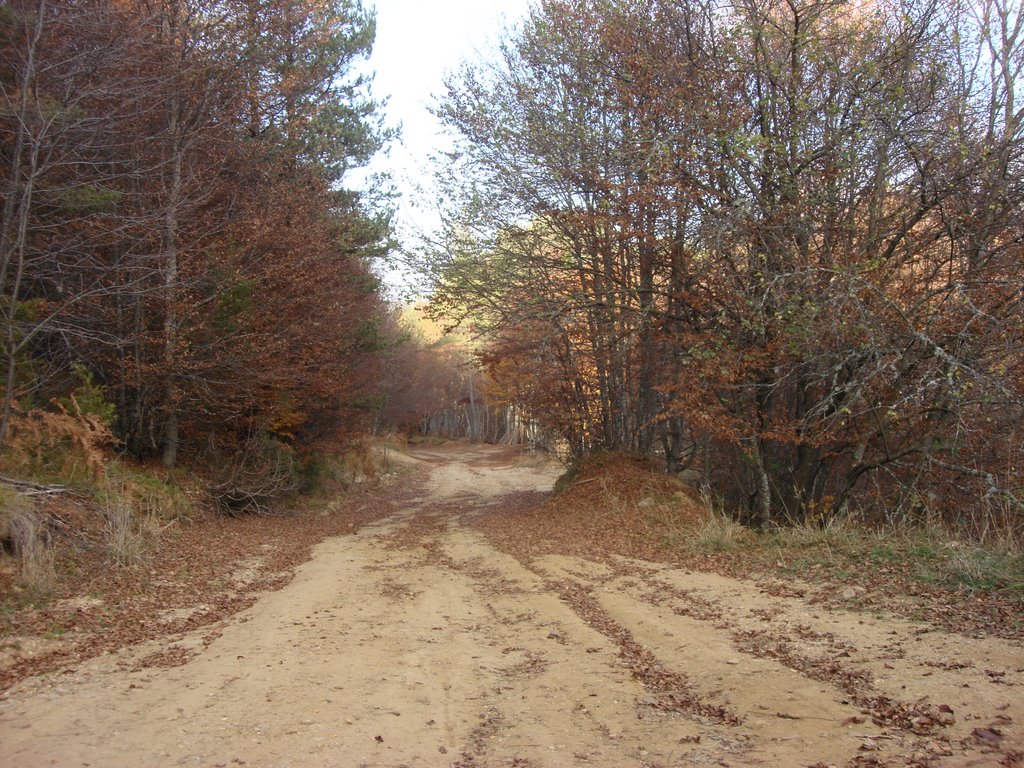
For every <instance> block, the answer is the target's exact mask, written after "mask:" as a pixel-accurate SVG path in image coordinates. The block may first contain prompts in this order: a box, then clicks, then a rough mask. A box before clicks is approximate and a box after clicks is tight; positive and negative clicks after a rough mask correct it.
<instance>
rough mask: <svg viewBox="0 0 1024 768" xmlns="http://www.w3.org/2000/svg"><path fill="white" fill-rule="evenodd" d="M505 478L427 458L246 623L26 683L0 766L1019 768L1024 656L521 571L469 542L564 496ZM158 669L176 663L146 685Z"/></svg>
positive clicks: (497, 457) (497, 461)
mask: <svg viewBox="0 0 1024 768" xmlns="http://www.w3.org/2000/svg"><path fill="white" fill-rule="evenodd" d="M506 455H507V454H505V453H503V452H502V451H500V450H499V449H488V448H472V449H471V448H468V447H439V448H432V449H421V450H420V451H419V452H418V453H417V454H416V459H417V460H418V461H421V462H426V463H427V465H429V466H430V467H431V475H430V480H429V482H428V485H427V493H426V495H425V496H424V497H423V498H422V499H420V500H419V501H418V502H417V503H415V504H413V505H411V506H410V507H409V508H408V509H407V510H405V511H404V512H403V513H401V514H399V515H396V516H393V517H391V518H388V519H386V520H384V521H382V522H380V523H377V524H374V525H371V526H368V527H365V528H363V529H362V530H360V531H359V532H358V533H356V534H353V535H350V536H345V537H339V538H336V539H331V540H328V541H326V542H324V543H323V544H321V545H320V546H319V547H318V548H317V550H316V552H315V556H314V557H313V559H312V560H311V561H310V562H309V563H307V564H306V565H305V566H303V567H302V568H301V569H299V571H298V573H297V575H296V577H295V578H294V580H293V581H292V582H291V583H290V584H289V585H288V586H287V587H285V588H284V589H282V590H280V591H277V592H273V593H269V594H266V595H265V596H263V597H262V598H261V599H260V600H259V601H258V602H257V603H256V604H255V605H254V606H253V607H252V608H250V609H249V610H247V611H245V612H243V613H241V614H238V615H236V616H234V617H232V618H231V619H229V620H227V621H225V622H223V623H222V624H221V625H219V626H216V627H214V628H212V629H211V628H207V630H205V631H203V632H198V633H195V634H194V635H189V636H186V637H184V638H176V639H174V640H173V644H172V646H171V647H170V648H166V647H164V648H161V646H160V644H159V643H155V644H154V643H150V644H146V646H145V647H137V648H133V649H127V650H125V651H122V652H120V653H117V654H113V655H109V656H106V657H103V658H100V659H95V660H93V661H91V662H88V663H86V664H83V665H81V666H80V667H79V668H78V669H76V670H74V671H71V672H69V673H65V674H57V675H49V676H46V677H42V678H38V679H35V680H29V681H26V682H24V683H22V684H21V685H20V686H18V687H17V688H15V689H14V690H13V691H11V692H10V693H9V694H8V695H7V696H6V697H5V698H4V699H3V700H2V701H0V765H3V766H12V767H13V766H19V767H24V768H30V767H33V766H50V765H57V766H132V768H143V767H145V766H178V765H185V766H204V767H206V766H208V767H210V768H213V766H236V765H248V766H364V765H365V766H389V767H397V766H463V767H466V766H538V767H539V766H552V767H554V766H595V765H596V766H649V767H653V766H697V765H726V766H733V765H735V766H748V765H750V766H753V765H765V766H783V767H785V766H801V765H817V764H822V765H936V766H939V765H941V766H969V765H970V766H974V765H978V766H986V765H991V766H997V765H1004V764H1005V765H1010V764H1016V763H1014V762H1013V761H1014V759H1015V758H1014V756H1013V752H1014V750H1016V749H1020V748H1021V747H1022V746H1024V739H1022V730H1021V723H1024V695H1022V694H1024V688H1022V682H1024V673H1022V670H1024V652H1022V649H1021V647H1020V646H1019V645H1015V644H1013V643H1008V642H1005V641H997V640H987V639H971V638H966V637H961V636H956V635H950V634H946V633H942V632H939V631H932V630H930V628H929V627H927V626H926V625H921V624H909V623H904V622H897V621H889V620H882V619H877V618H872V617H870V616H868V615H865V614H857V613H844V612H829V611H828V610H826V609H824V608H822V607H820V606H811V605H808V604H807V603H806V602H804V601H803V600H802V599H801V598H799V597H795V596H786V591H785V590H781V592H780V591H779V590H773V591H774V592H776V594H769V593H768V591H766V590H765V589H764V588H763V587H760V586H758V585H755V584H753V583H749V582H743V581H737V580H734V579H729V578H726V577H722V576H715V575H709V574H700V573H693V572H688V571H685V570H680V569H674V568H671V567H668V566H665V565H659V564H654V563H641V562H636V561H625V560H616V559H605V558H598V557H595V559H594V560H593V561H590V560H581V559H578V558H575V559H574V558H565V557H555V556H545V557H542V558H537V559H535V560H532V561H530V562H528V563H522V562H520V561H518V560H516V559H514V558H512V557H510V556H509V555H506V554H503V553H502V552H501V551H500V549H498V548H496V547H495V546H494V544H493V543H489V542H488V541H486V540H485V539H483V538H482V537H481V536H480V535H479V534H477V533H476V532H474V531H473V530H472V529H471V528H470V527H469V526H468V525H467V523H468V522H469V521H470V520H471V519H472V517H473V515H475V514H479V513H480V510H481V509H484V508H486V506H487V505H489V504H493V503H496V502H499V501H500V500H501V498H502V497H503V496H504V495H505V494H507V493H509V492H511V491H517V490H524V489H527V490H528V489H537V490H545V489H547V488H549V487H550V485H551V483H552V481H553V479H554V475H553V474H552V472H550V471H548V472H545V471H542V470H537V469H531V468H528V467H521V466H520V467H516V466H510V465H507V464H505V463H503V458H504V457H505V456H506ZM498 543H499V544H500V542H498ZM168 642H170V641H168ZM155 650H156V651H163V652H165V653H166V654H167V655H168V657H169V658H172V659H173V658H174V657H175V654H178V655H180V657H181V660H182V661H184V663H183V664H180V665H179V666H171V667H165V668H153V667H149V668H143V667H140V666H139V665H137V664H135V663H134V662H135V661H137V660H138V659H139V658H141V657H143V656H145V655H152V654H153V653H154V651H155Z"/></svg>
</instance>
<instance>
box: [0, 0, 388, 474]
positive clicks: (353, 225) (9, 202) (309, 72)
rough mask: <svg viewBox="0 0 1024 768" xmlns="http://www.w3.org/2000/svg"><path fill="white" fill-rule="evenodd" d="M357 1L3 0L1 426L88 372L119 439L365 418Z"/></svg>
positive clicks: (278, 438) (374, 307) (201, 437)
mask: <svg viewBox="0 0 1024 768" xmlns="http://www.w3.org/2000/svg"><path fill="white" fill-rule="evenodd" d="M373 36H374V21H373V16H372V14H370V13H368V12H367V11H365V10H364V9H363V8H362V6H361V4H360V3H359V2H358V0H335V1H334V2H326V3H320V2H306V0H229V2H208V1H207V0H159V1H158V2H149V0H124V1H123V0H85V2H73V3H68V2H51V1H50V0H25V1H24V2H13V3H9V4H6V5H5V6H4V7H3V8H2V9H0V85H2V91H0V104H2V112H0V155H2V158H3V162H2V163H0V185H2V190H3V205H2V216H3V219H2V222H0V226H2V228H0V259H2V262H0V286H2V290H3V297H2V300H0V334H2V337H3V339H2V344H3V349H2V352H0V367H2V371H0V376H2V381H0V391H2V392H3V423H2V426H0V441H3V440H4V439H5V438H9V437H10V432H11V429H12V421H17V420H18V418H19V416H18V413H19V410H18V409H19V408H20V409H21V410H22V411H28V410H30V409H31V408H33V407H35V408H44V409H45V408H49V407H50V406H49V403H50V402H51V400H53V399H54V398H59V397H65V396H67V394H68V393H69V392H71V391H73V390H74V389H75V388H76V386H78V382H77V381H76V378H75V376H74V374H73V371H75V370H78V369H79V368H81V369H83V370H87V371H88V372H89V375H90V376H91V377H92V380H94V382H95V385H96V386H97V387H100V388H101V389H102V391H103V393H104V396H105V398H106V400H107V401H108V403H109V404H110V405H111V406H112V407H113V409H114V412H113V418H112V423H111V425H110V426H111V427H112V429H113V431H114V433H115V434H116V436H117V438H118V440H119V441H120V444H121V446H122V447H123V448H124V449H126V450H127V451H129V452H130V453H131V454H133V455H135V456H136V457H140V458H147V457H157V456H159V457H161V458H162V459H163V461H164V463H165V464H167V465H168V466H172V465H174V464H175V463H176V462H177V461H178V459H179V453H180V452H182V451H184V452H185V453H186V454H187V455H188V456H191V457H197V456H198V457H206V458H207V459H208V460H211V461H213V462H214V463H215V464H216V465H221V466H224V465H231V464H232V462H233V461H235V460H236V458H237V457H238V455H239V454H240V453H246V452H250V451H249V449H250V448H251V446H252V445H253V443H254V441H255V442H256V443H259V444H261V445H263V446H264V448H265V447H266V446H268V445H276V446H278V447H279V448H281V449H282V450H291V449H292V448H293V447H297V446H306V447H308V446H316V445H323V444H330V443H332V442H337V441H339V440H340V441H344V440H345V439H347V438H348V437H349V436H351V435H352V434H353V433H354V432H356V431H358V430H360V429H362V428H364V427H366V426H368V424H369V419H370V418H371V416H372V395H373V393H374V392H375V391H376V387H377V385H378V384H379V373H380V366H379V352H380V350H381V349H382V348H383V347H384V346H386V344H387V343H388V340H386V339H384V338H383V336H382V335H381V332H380V319H381V317H382V314H383V309H382V302H381V299H380V296H379V292H378V285H377V280H376V278H375V277H374V276H373V274H372V272H371V269H370V264H371V261H372V259H373V258H374V257H376V256H378V255H380V254H382V253H383V252H385V251H386V250H387V249H388V247H389V238H390V224H389V215H388V213H387V209H386V207H384V206H383V205H382V204H381V195H380V194H378V193H379V192H380V190H376V191H374V190H373V189H366V188H365V187H364V191H363V192H358V191H355V190H354V189H352V188H351V187H350V185H351V181H350V171H351V170H352V169H353V168H357V167H359V166H362V165H365V163H366V162H367V160H368V159H369V158H370V156H371V155H372V154H373V153H374V152H375V151H376V150H377V149H378V148H380V146H381V145H382V143H383V142H385V141H386V140H387V139H388V137H389V135H390V133H389V131H387V130H386V129H384V128H383V127H382V125H381V122H380V118H379V116H378V114H377V110H378V104H377V103H376V102H374V101H373V100H372V98H371V97H370V96H369V92H368V83H367V82H366V80H365V78H363V77H362V76H360V75H358V74H357V73H356V72H355V71H354V66H355V64H356V62H358V61H359V60H360V59H362V58H365V56H366V55H368V53H369V50H370V47H371V45H372V42H373Z"/></svg>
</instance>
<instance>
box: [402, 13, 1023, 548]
mask: <svg viewBox="0 0 1024 768" xmlns="http://www.w3.org/2000/svg"><path fill="white" fill-rule="evenodd" d="M1022 25H1024V15H1022V13H1021V8H1020V4H1019V3H1014V2H1011V1H1009V0H981V1H980V2H960V0H872V1H870V2H868V1H865V2H820V1H818V0H739V1H738V2H722V1H721V0H653V1H650V0H643V1H642V2H641V1H640V0H618V1H616V2H611V1H610V0H545V1H544V2H540V3H537V4H536V5H535V6H534V7H533V8H532V10H531V12H530V13H529V15H528V16H527V18H526V19H525V20H524V21H523V22H522V23H521V25H519V26H517V27H515V28H514V29H512V30H510V31H509V32H507V33H506V34H505V35H504V37H503V38H502V41H501V44H500V47H499V49H498V50H497V51H496V52H495V53H494V54H493V55H491V56H481V57H479V58H478V59H477V60H475V61H469V62H467V63H465V64H464V65H463V66H462V68H461V69H459V70H458V71H457V72H455V73H453V74H452V75H451V77H450V78H449V80H448V83H447V90H446V93H445V94H444V95H443V97H442V98H441V100H440V102H439V104H438V107H437V114H438V115H439V117H440V118H441V119H442V120H443V121H444V123H445V125H446V126H447V127H448V129H449V130H450V131H451V133H452V134H453V136H454V137H455V139H456V143H455V146H454V148H453V150H452V151H451V153H450V155H449V156H448V157H447V158H446V160H447V164H446V167H445V168H444V169H442V172H441V182H442V185H443V190H444V196H445V204H446V205H447V210H448V216H447V217H446V223H445V227H444V229H443V231H442V233H441V234H440V235H439V236H438V237H437V238H435V239H434V240H433V241H432V242H430V243H429V244H428V245H427V246H426V247H425V248H424V249H423V253H422V254H421V264H423V266H424V269H425V270H426V271H427V273H428V274H429V275H430V278H431V280H432V281H433V284H434V285H435V286H436V288H435V291H434V294H433V305H432V306H433V311H434V312H435V314H436V315H437V316H438V317H440V318H444V319H446V320H447V322H450V323H452V324H456V323H460V322H461V323H464V324H465V327H468V328H471V329H472V330H473V332H474V333H476V334H478V338H479V339H480V343H481V344H482V347H481V350H480V357H481V359H482V361H483V363H484V365H485V367H486V370H487V372H488V374H489V376H490V377H491V379H492V381H493V382H494V386H495V387H496V388H497V389H498V390H499V391H501V392H502V393H504V396H505V397H506V398H508V399H509V400H510V401H513V402H516V403H519V404H520V405H521V406H522V407H523V408H524V409H525V410H526V411H527V412H528V413H530V414H531V416H532V417H533V418H534V419H536V420H537V422H538V424H539V425H540V426H541V428H542V429H543V430H544V432H545V433H546V434H547V435H548V436H549V440H550V441H551V442H552V443H557V444H559V445H562V446H565V447H567V450H568V451H569V453H570V454H571V455H572V456H575V457H580V456H585V455H587V454H589V453H592V452H595V451H601V450H613V451H627V452H634V453H640V454H645V455H650V456H655V457H657V459H658V461H659V462H660V463H661V466H662V467H663V468H664V469H666V470H667V471H668V472H670V473H673V474H677V473H682V474H683V476H684V477H689V478H690V479H691V480H693V481H694V482H696V483H698V484H700V485H702V486H703V487H705V488H706V489H707V490H708V491H709V492H710V494H711V496H712V497H713V498H715V499H718V500H720V501H721V503H722V504H723V506H724V508H725V509H726V510H729V511H730V512H733V513H735V514H736V515H737V516H738V517H739V518H740V519H742V520H744V521H747V522H751V523H754V524H756V525H769V526H770V525H774V524H779V523H786V522H794V523H811V524H827V523H829V522H830V521H834V520H837V519H848V518H858V519H866V520H870V521H876V522H885V523H890V522H901V523H902V522H911V523H921V522H927V523H936V524H945V525H949V526H951V527H952V528H954V529H957V530H960V531H962V532H966V533H969V534H971V535H984V534H985V533H986V532H991V531H993V530H1000V531H1004V532H1006V531H1016V532H1018V533H1019V531H1020V530H1021V525H1022V523H1024V515H1022V507H1021V502H1022V495H1021V494H1022V480H1024V462H1022V459H1024V454H1022V450H1024V434H1022V432H1021V418H1022V415H1024V411H1022V405H1024V399H1022V396H1024V355H1022V348H1024V346H1022V342H1024V312H1022V309H1024V307H1022V289H1024V273H1022V268H1024V258H1022V256H1024V249H1022V246H1024V240H1022V237H1024V93H1022V82H1021V71H1022V67H1024V28H1022Z"/></svg>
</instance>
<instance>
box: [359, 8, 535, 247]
mask: <svg viewBox="0 0 1024 768" xmlns="http://www.w3.org/2000/svg"><path fill="white" fill-rule="evenodd" d="M366 2H367V5H369V6H374V7H376V10H377V41H376V43H375V45H374V50H373V56H372V57H371V59H370V62H369V67H370V69H371V70H373V71H374V72H376V76H375V78H374V81H373V94H374V96H375V97H376V98H378V99H381V98H386V99H387V100H388V103H387V108H386V114H387V119H388V123H389V124H390V125H396V124H399V123H401V125H402V139H401V141H396V142H394V143H393V144H392V146H391V150H390V154H389V156H388V157H381V158H377V159H376V160H375V161H374V164H373V166H372V168H373V169H375V170H388V171H390V172H391V174H392V175H393V176H394V179H395V183H396V185H397V186H398V188H399V190H400V191H401V192H402V198H401V199H400V201H399V203H398V208H399V221H398V225H399V234H400V235H401V236H403V239H406V240H407V239H408V236H409V233H410V232H411V231H413V230H415V229H416V228H419V229H425V230H430V229H432V228H434V227H435V226H436V223H437V217H436V213H435V210H436V206H435V205H434V202H435V201H434V200H433V199H431V198H432V197H433V196H432V195H431V194H430V193H429V185H430V165H429V160H430V155H431V154H432V153H433V152H435V151H437V150H439V149H443V148H444V147H445V144H444V142H443V138H442V135H441V132H440V127H439V126H438V124H437V121H436V120H435V119H434V117H433V116H432V115H431V114H430V111H429V107H430V104H431V103H432V99H433V97H434V96H439V95H441V93H442V90H443V84H444V76H445V74H446V73H448V72H451V71H454V70H455V69H457V68H458V65H459V62H460V61H462V60H463V59H465V58H467V57H475V56H476V55H477V52H478V51H479V52H481V53H482V52H484V51H486V50H487V49H488V48H489V47H490V46H491V45H493V42H494V40H495V39H496V38H497V36H498V33H499V31H500V30H501V28H502V26H503V25H504V26H509V25H513V24H515V23H516V22H517V21H518V20H519V19H520V18H521V17H522V16H523V15H525V13H526V11H527V8H528V7H529V0H366ZM417 186H423V187H424V188H425V189H426V190H428V191H427V192H426V194H424V195H420V194H419V193H418V192H417Z"/></svg>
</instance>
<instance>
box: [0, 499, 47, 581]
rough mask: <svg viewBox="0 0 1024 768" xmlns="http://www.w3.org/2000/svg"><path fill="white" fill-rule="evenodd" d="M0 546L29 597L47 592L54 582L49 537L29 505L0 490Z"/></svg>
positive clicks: (28, 502) (24, 500)
mask: <svg viewBox="0 0 1024 768" xmlns="http://www.w3.org/2000/svg"><path fill="white" fill-rule="evenodd" d="M0 543H2V544H3V545H4V548H5V549H7V550H8V551H10V552H11V554H12V555H13V556H14V557H15V558H16V560H17V567H18V581H19V582H20V586H21V587H23V588H24V589H26V590H28V591H29V592H30V593H31V595H32V596H40V595H44V594H46V593H48V592H50V591H51V590H52V589H53V586H54V583H55V581H56V574H55V571H54V558H53V551H52V549H51V548H50V535H49V531H48V530H47V527H46V523H45V521H44V519H43V517H42V516H41V515H40V514H39V513H38V512H37V511H36V510H35V508H34V506H33V504H32V502H31V501H30V500H29V499H28V498H26V497H24V496H22V495H21V494H19V493H16V492H15V491H12V490H10V489H8V488H3V487H0Z"/></svg>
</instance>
